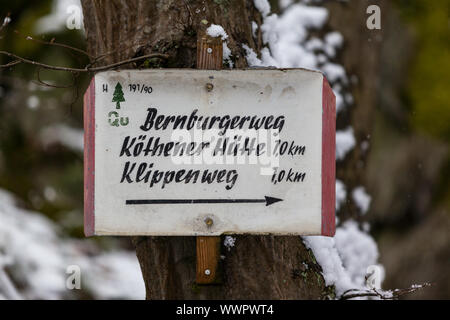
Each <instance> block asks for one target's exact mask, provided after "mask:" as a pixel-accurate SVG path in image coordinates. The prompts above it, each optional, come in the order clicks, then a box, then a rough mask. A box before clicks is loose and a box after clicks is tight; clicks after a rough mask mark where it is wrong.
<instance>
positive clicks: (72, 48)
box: [14, 30, 94, 59]
mask: <svg viewBox="0 0 450 320" xmlns="http://www.w3.org/2000/svg"><path fill="white" fill-rule="evenodd" d="M14 33H16V34H18V35H19V36H21V37H23V38H24V39H25V40H30V41H34V42H36V43H40V44H44V45H49V46H55V47H61V48H65V49H69V50H72V51H75V52H78V53H81V54H84V55H86V56H88V57H89V58H91V59H92V58H94V57H93V56H91V55H90V54H89V53H87V52H86V51H84V50H82V49H79V48H76V47H72V46H70V45H68V44H64V43H58V42H55V39H54V38H53V39H52V40H50V41H45V40H40V39H35V38H33V37H31V36H25V35H23V34H21V33H20V32H19V31H17V30H14Z"/></svg>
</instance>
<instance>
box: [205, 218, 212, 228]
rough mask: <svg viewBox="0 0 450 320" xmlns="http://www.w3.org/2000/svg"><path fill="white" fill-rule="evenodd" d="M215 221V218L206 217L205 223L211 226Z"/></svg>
mask: <svg viewBox="0 0 450 320" xmlns="http://www.w3.org/2000/svg"><path fill="white" fill-rule="evenodd" d="M213 223H214V221H213V219H211V218H206V219H205V224H206V225H207V226H208V227H211V226H212V225H213Z"/></svg>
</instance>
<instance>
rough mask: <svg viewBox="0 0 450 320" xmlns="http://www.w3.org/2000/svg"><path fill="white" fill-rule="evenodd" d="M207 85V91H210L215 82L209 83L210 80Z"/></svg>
mask: <svg viewBox="0 0 450 320" xmlns="http://www.w3.org/2000/svg"><path fill="white" fill-rule="evenodd" d="M205 87H206V91H208V92H211V91H212V89H213V88H214V86H213V84H212V83H209V82H208V83H207V84H206V86H205Z"/></svg>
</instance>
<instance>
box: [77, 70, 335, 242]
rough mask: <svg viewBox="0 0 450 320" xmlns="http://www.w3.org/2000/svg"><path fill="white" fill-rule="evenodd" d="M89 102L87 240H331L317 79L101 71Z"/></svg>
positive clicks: (326, 110) (331, 160)
mask: <svg viewBox="0 0 450 320" xmlns="http://www.w3.org/2000/svg"><path fill="white" fill-rule="evenodd" d="M84 101H85V109H84V125H85V233H86V235H87V236H91V235H204V236H212V235H220V234H227V233H229V234H231V233H247V234H293V235H294V234H296V235H325V236H333V235H334V231H335V217H334V207H335V119H336V111H335V97H334V95H333V93H332V91H331V89H330V87H329V85H328V83H327V81H326V79H325V78H324V76H323V75H322V74H321V73H319V72H314V71H307V70H302V69H283V70H277V69H264V70H260V69H249V70H220V71H218V70H191V69H162V70H156V69H152V70H142V71H138V70H124V71H108V72H103V73H99V74H96V75H95V77H94V78H93V80H92V82H91V84H90V86H89V88H88V90H87V92H86V94H85V98H84Z"/></svg>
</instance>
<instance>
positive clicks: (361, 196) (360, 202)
mask: <svg viewBox="0 0 450 320" xmlns="http://www.w3.org/2000/svg"><path fill="white" fill-rule="evenodd" d="M352 197H353V200H354V201H355V204H356V206H357V207H358V208H359V210H360V211H361V214H363V215H364V214H366V213H367V211H369V208H370V202H371V201H372V198H371V197H370V195H368V194H367V192H366V189H364V187H362V186H359V187H357V188H355V189H353V192H352Z"/></svg>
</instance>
